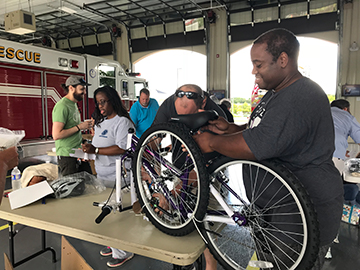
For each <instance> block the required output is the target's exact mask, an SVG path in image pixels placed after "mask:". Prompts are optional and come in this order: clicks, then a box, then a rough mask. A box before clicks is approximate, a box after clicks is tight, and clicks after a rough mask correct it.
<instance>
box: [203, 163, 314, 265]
mask: <svg viewBox="0 0 360 270" xmlns="http://www.w3.org/2000/svg"><path fill="white" fill-rule="evenodd" d="M240 170H243V171H240ZM208 171H209V173H210V181H211V182H212V186H213V187H215V188H216V189H217V190H218V191H220V193H221V197H222V198H223V199H224V200H225V201H226V203H227V205H229V206H230V207H231V209H232V210H234V211H235V213H236V214H235V215H236V216H237V218H238V220H239V221H238V222H237V223H235V222H234V223H233V224H231V222H230V221H229V219H228V218H227V219H226V220H221V221H215V219H214V218H215V217H216V216H223V217H225V218H226V217H228V216H226V215H225V213H224V211H223V208H222V207H221V206H219V205H218V204H217V203H216V201H215V200H214V197H213V196H212V195H211V196H210V199H209V206H208V211H207V214H206V216H205V217H204V221H203V222H201V223H200V226H199V227H200V231H201V233H202V235H203V237H204V238H205V240H206V242H207V245H208V247H209V249H210V252H211V253H212V254H213V255H214V257H215V258H216V260H217V261H218V262H219V263H220V264H221V265H222V266H223V267H224V269H227V270H230V269H247V267H248V266H252V267H255V268H256V267H257V268H259V269H281V270H282V269H299V270H300V269H301V270H306V269H311V267H312V266H313V264H314V262H315V260H316V258H317V254H318V250H319V227H318V226H319V225H318V221H317V216H316V212H315V209H314V206H313V204H312V202H311V200H310V198H309V195H308V193H307V192H306V190H305V188H304V187H303V185H302V184H301V183H300V181H299V180H298V179H297V178H296V176H295V175H294V174H292V173H291V172H290V171H289V170H288V169H287V168H286V167H285V166H283V165H281V164H279V163H277V162H275V161H262V162H257V161H247V160H234V159H231V158H228V157H222V158H219V159H218V160H217V161H214V163H213V164H211V165H210V166H209V168H208ZM219 177H223V178H222V180H224V181H229V182H228V186H230V187H231V188H232V189H233V190H234V191H235V192H234V193H235V194H233V193H231V192H230V191H229V190H228V189H226V188H224V185H222V184H221V183H220V181H219V179H220V178H219ZM265 179H266V182H264V180H265ZM269 179H270V180H269ZM244 180H245V181H244ZM235 195H237V196H238V198H236V197H235ZM241 222H245V223H243V224H245V225H240V223H241ZM269 263H270V264H269Z"/></svg>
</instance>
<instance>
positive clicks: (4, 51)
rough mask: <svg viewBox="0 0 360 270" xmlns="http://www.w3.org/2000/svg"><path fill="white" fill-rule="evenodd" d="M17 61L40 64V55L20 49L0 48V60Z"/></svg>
mask: <svg viewBox="0 0 360 270" xmlns="http://www.w3.org/2000/svg"><path fill="white" fill-rule="evenodd" d="M5 57H6V58H7V59H17V60H18V61H26V62H34V63H36V64H40V63H41V59H40V58H41V54H40V53H37V52H31V51H24V50H22V49H17V50H15V49H14V48H11V47H9V48H5V47H4V46H0V58H5Z"/></svg>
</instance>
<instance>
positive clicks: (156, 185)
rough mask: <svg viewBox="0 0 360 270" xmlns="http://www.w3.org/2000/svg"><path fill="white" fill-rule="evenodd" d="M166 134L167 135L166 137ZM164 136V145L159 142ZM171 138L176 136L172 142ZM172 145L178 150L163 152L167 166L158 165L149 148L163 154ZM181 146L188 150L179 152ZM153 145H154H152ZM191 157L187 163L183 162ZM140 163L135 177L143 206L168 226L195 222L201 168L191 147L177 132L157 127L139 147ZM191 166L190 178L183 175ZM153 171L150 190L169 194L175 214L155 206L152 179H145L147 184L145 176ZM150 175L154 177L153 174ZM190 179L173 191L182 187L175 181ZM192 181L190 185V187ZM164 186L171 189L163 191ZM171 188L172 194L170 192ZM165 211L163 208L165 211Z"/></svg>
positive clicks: (138, 162) (157, 219)
mask: <svg viewBox="0 0 360 270" xmlns="http://www.w3.org/2000/svg"><path fill="white" fill-rule="evenodd" d="M164 135H166V136H165V137H164ZM160 137H163V138H161V144H159V143H158V141H159V138H160ZM171 138H175V139H176V140H175V142H174V140H173V141H172V140H171ZM168 145H171V146H172V147H173V149H175V148H176V151H175V152H174V150H173V152H170V153H168V154H167V155H161V159H162V160H163V161H164V162H165V163H166V164H167V165H165V166H164V165H161V166H159V161H157V160H156V157H154V156H153V155H151V154H149V152H148V150H149V148H151V149H152V150H151V151H152V152H154V149H155V152H157V153H160V152H161V150H160V149H163V148H164V147H165V146H168ZM179 145H183V146H184V147H185V149H186V151H185V152H183V151H181V152H180V151H179V150H181V149H178V148H179V147H178V146H179ZM150 146H151V147H150ZM186 156H188V158H187V159H188V163H184V162H183V161H184V160H186ZM136 162H137V164H142V165H143V166H137V168H136V172H135V173H136V176H137V177H136V179H137V182H138V183H137V185H138V189H139V190H138V191H139V193H140V196H141V198H142V203H143V207H144V208H145V209H146V212H147V214H149V215H150V216H151V217H152V218H153V219H154V220H155V221H156V222H157V223H159V224H161V226H164V227H165V228H168V229H173V230H178V229H180V228H183V227H185V226H187V225H188V224H189V223H190V222H192V218H193V216H192V215H193V213H196V210H197V206H198V204H199V192H200V185H198V184H197V181H198V179H199V176H198V168H197V165H196V163H195V162H194V157H193V154H192V152H191V150H190V149H189V148H188V147H187V146H186V143H184V141H183V140H182V139H181V138H180V137H179V136H178V135H176V134H174V133H173V132H170V131H168V130H157V131H154V132H152V133H150V134H149V135H148V136H147V137H146V139H145V140H144V141H143V143H141V147H140V148H139V153H138V155H137V160H136ZM144 164H147V165H150V167H151V168H152V170H151V169H150V170H149V168H147V167H149V166H144ZM190 169H191V171H192V172H191V174H190V176H189V177H184V172H185V171H186V170H190ZM154 172H155V173H156V174H157V176H158V177H157V178H152V179H151V181H152V184H151V186H150V190H153V191H155V192H154V193H162V194H167V195H166V196H167V197H171V200H167V201H168V202H169V209H167V208H166V209H165V210H167V212H168V213H170V214H172V215H171V216H170V215H167V214H162V215H159V214H158V213H157V211H158V210H159V209H157V210H155V209H154V207H153V206H154V201H152V199H150V198H149V197H147V195H146V194H147V190H146V189H147V188H149V185H148V183H149V181H146V182H145V183H147V185H144V184H143V183H144V181H143V180H144V179H147V178H148V177H149V175H154ZM144 173H145V175H144ZM150 178H151V177H150ZM187 179H189V184H188V185H186V186H185V189H183V188H181V189H179V188H176V190H177V192H176V193H174V192H171V190H174V186H176V187H179V185H177V184H176V183H180V184H181V183H182V181H187ZM190 184H191V187H190ZM163 186H165V187H166V188H167V189H168V191H166V189H165V191H164V189H163ZM169 191H170V193H169ZM170 194H171V195H170ZM154 196H155V195H152V196H151V198H154ZM162 212H163V211H162Z"/></svg>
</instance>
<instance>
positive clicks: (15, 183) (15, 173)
mask: <svg viewBox="0 0 360 270" xmlns="http://www.w3.org/2000/svg"><path fill="white" fill-rule="evenodd" d="M20 178H21V172H20V170H19V169H18V167H17V166H16V167H15V168H14V169H13V170H12V171H11V186H12V190H13V191H14V190H17V189H20V188H21V181H20Z"/></svg>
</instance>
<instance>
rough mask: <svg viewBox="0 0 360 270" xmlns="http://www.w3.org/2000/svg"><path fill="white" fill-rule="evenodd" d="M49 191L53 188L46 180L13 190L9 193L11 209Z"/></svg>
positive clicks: (37, 198)
mask: <svg viewBox="0 0 360 270" xmlns="http://www.w3.org/2000/svg"><path fill="white" fill-rule="evenodd" d="M51 193H54V190H53V189H52V188H51V187H50V185H49V184H48V182H47V181H42V182H40V183H37V184H35V185H31V186H28V187H26V188H20V189H18V190H14V191H12V192H10V193H9V201H10V207H11V210H14V209H16V208H19V207H23V206H25V205H28V204H30V203H33V202H35V201H37V200H39V199H41V198H43V197H45V196H47V195H49V194H51Z"/></svg>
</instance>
